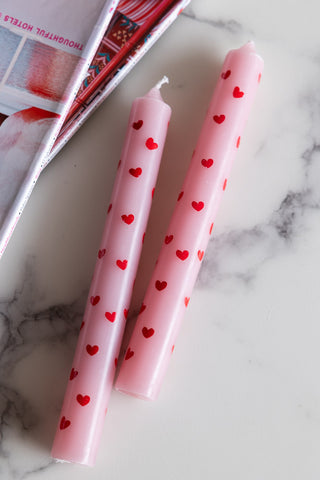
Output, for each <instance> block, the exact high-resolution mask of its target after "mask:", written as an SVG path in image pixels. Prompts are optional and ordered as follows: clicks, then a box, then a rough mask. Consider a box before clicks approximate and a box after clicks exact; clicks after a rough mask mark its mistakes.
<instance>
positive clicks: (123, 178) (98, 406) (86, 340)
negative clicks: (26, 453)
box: [51, 85, 171, 466]
mask: <svg viewBox="0 0 320 480" xmlns="http://www.w3.org/2000/svg"><path fill="white" fill-rule="evenodd" d="M159 86H160V85H159ZM170 116H171V108H170V107H169V106H168V105H166V104H165V103H164V102H163V100H162V98H161V95H160V92H159V88H153V89H152V90H151V91H150V92H149V93H148V94H147V95H145V96H144V97H142V98H137V99H136V100H135V101H134V102H133V106H132V109H131V113H130V118H129V124H128V128H127V134H126V139H125V144H124V148H123V151H122V155H121V161H120V164H119V169H118V173H117V177H116V180H115V185H114V188H113V193H112V197H111V203H110V205H109V208H108V214H107V220H106V224H105V229H104V232H103V237H102V241H101V245H100V248H99V251H98V253H97V262H96V267H95V270H94V276H93V281H92V284H91V287H90V292H89V297H88V301H87V305H86V310H85V314H84V318H83V322H82V325H81V328H80V333H79V340H78V344H77V347H76V352H75V356H74V359H73V362H72V368H71V372H70V376H69V380H68V384H67V389H66V393H65V397H64V401H63V405H62V409H61V415H60V418H59V422H58V427H57V431H56V436H55V439H54V443H53V448H52V452H51V454H52V457H54V458H55V459H57V460H60V461H68V462H76V463H82V464H86V465H91V466H92V465H93V464H94V463H95V458H96V453H97V449H98V444H99V440H100V436H101V433H102V428H103V424H104V418H105V414H106V411H107V405H108V399H109V396H110V391H111V388H112V384H113V380H114V374H115V370H116V364H117V358H118V354H119V349H120V344H121V340H122V335H123V331H124V327H125V322H126V317H127V314H128V308H129V303H130V298H131V293H132V288H133V283H134V279H135V276H136V271H137V267H138V262H139V257H140V252H141V248H142V242H143V235H144V232H145V229H146V225H147V220H148V216H149V211H150V207H151V202H152V196H153V189H154V187H155V183H156V178H157V174H158V169H159V165H160V159H161V155H162V151H163V147H164V143H165V138H166V133H167V128H168V123H169V120H170Z"/></svg>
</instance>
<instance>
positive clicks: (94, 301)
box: [90, 295, 100, 306]
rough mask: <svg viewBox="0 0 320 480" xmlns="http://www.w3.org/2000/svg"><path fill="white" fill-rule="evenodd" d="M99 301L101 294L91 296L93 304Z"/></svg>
mask: <svg viewBox="0 0 320 480" xmlns="http://www.w3.org/2000/svg"><path fill="white" fill-rule="evenodd" d="M99 301H100V297H99V295H96V296H95V297H94V296H92V297H90V303H91V305H93V306H95V305H97V303H99Z"/></svg>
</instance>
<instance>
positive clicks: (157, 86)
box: [155, 75, 169, 90]
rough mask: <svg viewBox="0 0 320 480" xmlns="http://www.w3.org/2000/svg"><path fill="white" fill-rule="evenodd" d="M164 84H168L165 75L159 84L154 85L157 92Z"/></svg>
mask: <svg viewBox="0 0 320 480" xmlns="http://www.w3.org/2000/svg"><path fill="white" fill-rule="evenodd" d="M164 83H169V78H168V77H167V76H166V75H164V76H163V77H162V79H161V80H159V82H158V83H157V84H156V85H155V88H157V89H158V90H160V88H161V87H162V85H163V84H164Z"/></svg>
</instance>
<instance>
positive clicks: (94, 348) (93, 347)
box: [86, 343, 99, 357]
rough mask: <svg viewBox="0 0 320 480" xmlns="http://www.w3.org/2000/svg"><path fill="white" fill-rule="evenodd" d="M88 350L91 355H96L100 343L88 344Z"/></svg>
mask: <svg viewBox="0 0 320 480" xmlns="http://www.w3.org/2000/svg"><path fill="white" fill-rule="evenodd" d="M86 350H87V352H88V353H89V355H91V356H92V357H93V356H94V355H96V353H98V351H99V347H98V345H90V344H89V343H88V345H87V346H86Z"/></svg>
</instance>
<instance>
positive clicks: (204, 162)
mask: <svg viewBox="0 0 320 480" xmlns="http://www.w3.org/2000/svg"><path fill="white" fill-rule="evenodd" d="M201 165H203V166H204V167H206V168H210V167H212V165H213V160H212V158H208V159H205V158H203V159H202V160H201Z"/></svg>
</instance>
